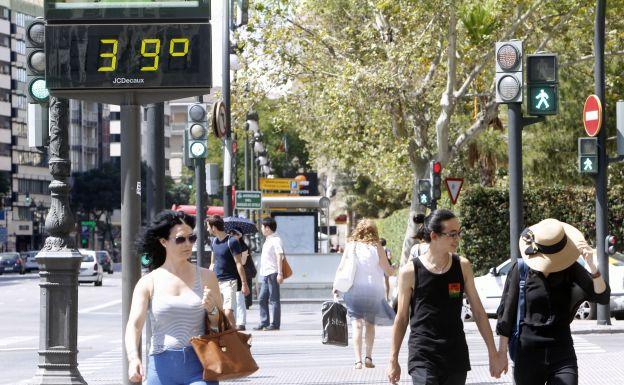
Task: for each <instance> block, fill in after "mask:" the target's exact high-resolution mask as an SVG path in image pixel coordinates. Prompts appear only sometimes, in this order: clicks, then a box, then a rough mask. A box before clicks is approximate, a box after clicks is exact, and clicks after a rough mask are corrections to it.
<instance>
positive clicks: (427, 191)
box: [418, 179, 431, 207]
mask: <svg viewBox="0 0 624 385" xmlns="http://www.w3.org/2000/svg"><path fill="white" fill-rule="evenodd" d="M418 203H420V204H421V205H423V206H426V207H429V206H431V181H430V180H429V179H418Z"/></svg>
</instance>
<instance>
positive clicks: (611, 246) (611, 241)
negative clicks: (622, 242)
mask: <svg viewBox="0 0 624 385" xmlns="http://www.w3.org/2000/svg"><path fill="white" fill-rule="evenodd" d="M616 243H617V238H616V237H615V235H607V236H606V238H605V253H607V255H613V254H615V244H616Z"/></svg>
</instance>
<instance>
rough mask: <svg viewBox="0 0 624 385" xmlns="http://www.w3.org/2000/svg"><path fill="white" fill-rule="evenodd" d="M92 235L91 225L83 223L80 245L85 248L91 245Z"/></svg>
mask: <svg viewBox="0 0 624 385" xmlns="http://www.w3.org/2000/svg"><path fill="white" fill-rule="evenodd" d="M90 237H91V232H90V231H89V226H85V225H83V226H82V228H81V231H80V245H81V246H82V248H83V249H86V248H87V247H88V246H89V238H90Z"/></svg>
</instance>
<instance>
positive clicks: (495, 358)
mask: <svg viewBox="0 0 624 385" xmlns="http://www.w3.org/2000/svg"><path fill="white" fill-rule="evenodd" d="M489 362H490V375H491V376H492V377H494V378H500V377H501V375H502V374H503V373H505V374H507V370H508V367H509V361H508V360H507V351H506V350H502V349H501V350H499V351H495V352H492V353H490V354H489Z"/></svg>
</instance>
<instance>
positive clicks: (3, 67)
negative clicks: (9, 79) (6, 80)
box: [0, 61, 11, 75]
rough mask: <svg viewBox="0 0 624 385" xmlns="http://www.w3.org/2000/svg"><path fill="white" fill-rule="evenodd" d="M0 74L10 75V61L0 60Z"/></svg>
mask: <svg viewBox="0 0 624 385" xmlns="http://www.w3.org/2000/svg"><path fill="white" fill-rule="evenodd" d="M0 74H3V75H11V63H7V62H4V61H1V62H0Z"/></svg>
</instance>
